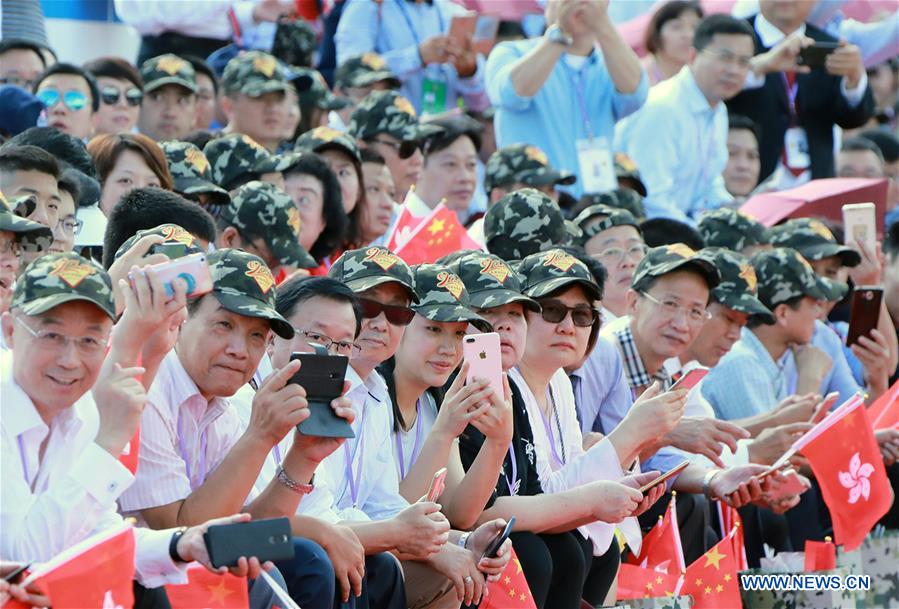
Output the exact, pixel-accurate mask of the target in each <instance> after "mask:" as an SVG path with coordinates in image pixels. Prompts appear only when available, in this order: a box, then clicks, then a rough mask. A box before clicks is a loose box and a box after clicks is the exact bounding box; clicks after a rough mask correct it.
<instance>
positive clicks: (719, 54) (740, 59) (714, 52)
mask: <svg viewBox="0 0 899 609" xmlns="http://www.w3.org/2000/svg"><path fill="white" fill-rule="evenodd" d="M700 53H705V54H706V55H708V56H709V57H714V58H715V59H717V60H718V61H719V62H721V63H723V64H726V65H729V66H730V65H734V64H736V66H737V67H738V68H740V69H741V70H748V69H749V66H750V65H752V56H749V55H737V54H736V53H732V52H730V51H728V50H727V49H702V51H700Z"/></svg>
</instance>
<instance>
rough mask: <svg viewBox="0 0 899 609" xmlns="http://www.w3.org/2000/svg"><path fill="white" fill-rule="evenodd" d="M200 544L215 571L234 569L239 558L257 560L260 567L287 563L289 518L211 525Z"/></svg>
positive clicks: (289, 555) (290, 550)
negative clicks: (226, 568) (269, 562)
mask: <svg viewBox="0 0 899 609" xmlns="http://www.w3.org/2000/svg"><path fill="white" fill-rule="evenodd" d="M203 541H204V542H206V551H207V553H208V554H209V562H211V563H212V566H213V567H215V568H216V569H218V568H219V567H235V566H237V561H238V560H239V559H240V558H241V557H247V558H251V557H256V558H258V559H259V562H260V564H261V563H263V562H265V561H268V560H271V561H277V560H289V559H292V558H293V555H294V547H293V536H292V534H291V532H290V519H289V518H269V519H266V520H251V521H249V522H238V523H235V524H217V525H210V527H209V528H208V529H207V531H206V532H205V533H204V534H203Z"/></svg>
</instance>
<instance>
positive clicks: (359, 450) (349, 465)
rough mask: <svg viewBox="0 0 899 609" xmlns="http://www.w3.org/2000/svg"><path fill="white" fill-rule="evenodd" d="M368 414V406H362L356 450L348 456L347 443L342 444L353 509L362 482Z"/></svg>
mask: <svg viewBox="0 0 899 609" xmlns="http://www.w3.org/2000/svg"><path fill="white" fill-rule="evenodd" d="M366 414H368V406H367V405H366V404H363V406H362V418H361V419H360V421H359V441H358V442H356V450H355V451H353V454H352V455H350V445H349V443H348V442H344V443H343V454H344V456H345V457H346V465H345V468H346V477H347V481H348V482H349V485H350V497H351V498H352V499H353V507H356V504H357V503H358V501H359V482H360V481H361V480H362V462H363V461H364V460H365V415H366ZM357 455H358V456H359V460H358V461H356V475H355V476H353V460H354V459H355V458H356V456H357Z"/></svg>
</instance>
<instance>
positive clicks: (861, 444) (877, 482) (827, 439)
mask: <svg viewBox="0 0 899 609" xmlns="http://www.w3.org/2000/svg"><path fill="white" fill-rule="evenodd" d="M842 414H843V416H842V417H840V418H839V420H837V421H836V422H835V423H833V424H831V425H830V426H829V427H827V428H826V429H825V430H824V431H822V432H820V433H818V434H817V435H815V436H813V439H812V440H811V441H808V442H803V441H802V439H800V440H799V441H798V442H802V445H801V446H799V447H798V448H799V450H800V452H802V454H803V455H805V457H806V458H807V459H808V462H809V465H811V467H812V471H813V472H814V473H815V478H816V479H817V480H818V484H819V485H820V486H821V494H822V495H823V496H824V502H825V503H826V504H827V508H828V509H829V510H830V516H831V519H832V520H833V536H834V541H835V542H836V543H837V544H842V545H843V547H844V548H845V549H846V550H847V551H852V550H854V549H856V548H857V547H858V546H859V545H861V543H862V541H863V540H864V538H865V536H866V535H867V534H868V532H869V531H870V530H871V528H872V527H873V526H874V525H875V524H876V523H877V521H878V520H880V518H881V516H883V515H884V514H886V513H887V510H889V509H890V506H891V505H892V503H893V493H892V491H891V488H890V482H889V480H888V479H887V475H886V470H885V469H884V467H883V457H881V455H880V448H879V447H878V445H877V440H876V439H875V438H874V432H873V431H872V430H871V423H870V421H869V419H868V413H867V410H866V408H865V405H864V403H863V402H862V401H861V400H856V401H855V403H854V404H852V405H851V406H850V407H849V408H847V409H846V411H845V412H844V413H842ZM824 422H827V419H825V421H824ZM812 431H814V430H812ZM809 433H811V432H809Z"/></svg>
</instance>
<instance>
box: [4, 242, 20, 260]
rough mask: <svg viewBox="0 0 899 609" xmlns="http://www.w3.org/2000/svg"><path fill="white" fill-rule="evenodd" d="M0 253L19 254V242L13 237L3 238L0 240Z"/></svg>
mask: <svg viewBox="0 0 899 609" xmlns="http://www.w3.org/2000/svg"><path fill="white" fill-rule="evenodd" d="M0 254H12V255H13V256H18V255H19V242H18V241H16V240H15V239H3V240H2V241H0Z"/></svg>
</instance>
